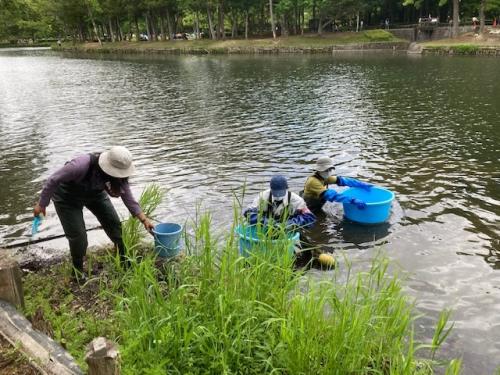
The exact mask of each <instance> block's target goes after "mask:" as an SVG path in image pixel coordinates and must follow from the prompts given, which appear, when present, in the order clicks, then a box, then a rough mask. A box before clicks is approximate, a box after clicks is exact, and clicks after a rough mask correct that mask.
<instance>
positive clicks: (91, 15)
mask: <svg viewBox="0 0 500 375" xmlns="http://www.w3.org/2000/svg"><path fill="white" fill-rule="evenodd" d="M87 11H88V13H89V17H90V21H91V22H92V27H93V28H94V33H95V36H96V37H97V41H98V42H99V45H100V46H102V41H101V38H99V33H98V32H97V26H96V24H95V20H94V16H93V14H92V9H90V4H89V3H87Z"/></svg>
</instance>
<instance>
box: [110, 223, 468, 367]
mask: <svg viewBox="0 0 500 375" xmlns="http://www.w3.org/2000/svg"><path fill="white" fill-rule="evenodd" d="M210 224H211V218H210V216H209V215H202V216H201V218H200V219H199V220H197V226H196V228H195V230H194V237H193V238H192V239H191V240H190V241H187V242H186V246H187V247H188V248H187V249H186V251H187V253H190V254H196V255H193V256H190V257H187V258H186V259H185V260H184V261H182V262H181V263H180V264H177V267H176V269H175V272H173V271H172V268H170V266H169V265H168V264H169V263H167V266H166V267H164V268H157V267H155V266H154V265H155V259H154V256H146V257H145V258H144V259H143V260H142V261H141V262H140V264H136V265H134V266H133V267H134V272H133V273H131V274H130V278H129V282H128V283H127V284H126V285H125V286H124V290H123V295H122V296H121V297H120V298H119V303H118V308H117V309H116V310H117V311H119V313H117V320H118V322H119V325H120V327H121V332H122V336H121V337H120V345H121V348H122V354H123V363H124V372H125V373H126V374H127V373H129V374H136V373H147V374H201V373H203V374H206V373H209V374H238V373H241V374H263V373H277V374H353V373H366V374H431V373H433V371H434V368H436V366H440V365H442V364H443V363H442V362H438V361H436V360H435V359H434V355H435V351H436V350H437V349H438V347H439V346H440V345H441V343H442V341H443V340H444V338H445V337H446V335H447V332H449V331H448V330H446V329H445V326H446V325H447V323H446V322H447V318H448V315H446V314H445V315H442V319H441V320H440V323H439V327H438V331H437V333H436V335H435V337H434V339H433V342H432V343H431V344H428V345H424V344H422V343H415V342H414V338H413V322H414V319H415V318H416V315H415V314H414V306H413V304H412V303H411V301H409V299H408V298H407V297H406V296H405V295H404V293H403V292H402V289H401V284H400V281H399V279H398V278H397V277H394V276H392V277H391V276H389V275H388V272H387V267H388V264H389V263H388V261H387V259H385V258H376V259H375V260H374V261H373V264H372V266H371V268H370V269H369V270H368V271H367V272H360V273H356V274H349V276H348V279H347V281H345V280H344V281H342V282H339V281H337V278H336V277H335V275H334V276H332V277H330V278H327V279H325V278H322V279H320V280H318V279H312V278H309V277H307V275H306V274H305V273H303V272H302V271H297V270H294V268H293V258H292V256H290V254H289V252H288V251H287V248H288V243H287V238H288V237H286V236H287V235H286V232H285V231H284V230H280V229H279V228H278V230H276V231H275V232H274V233H273V234H272V236H269V232H267V231H266V230H260V231H258V235H259V236H261V241H262V242H263V243H265V244H266V245H265V248H266V251H262V252H258V251H257V252H255V253H252V254H251V255H250V256H249V257H246V258H245V257H241V256H240V255H239V253H238V249H237V244H236V241H235V240H234V237H233V235H228V236H227V237H226V239H225V240H224V241H221V240H220V239H214V238H213V236H212V228H211V225H210ZM280 236H285V237H280ZM443 332H445V334H444V335H443ZM424 347H426V348H432V356H431V357H430V358H427V359H426V358H421V357H419V356H418V354H419V353H418V352H419V351H421V350H422V348H424ZM459 369H460V362H458V361H454V362H452V363H451V365H450V367H449V368H448V370H447V371H448V373H453V374H456V373H459Z"/></svg>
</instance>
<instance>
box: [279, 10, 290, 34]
mask: <svg viewBox="0 0 500 375" xmlns="http://www.w3.org/2000/svg"><path fill="white" fill-rule="evenodd" d="M281 23H282V24H281V36H283V37H285V38H286V37H287V36H288V34H290V33H289V32H288V17H287V15H286V14H283V18H282V22H281Z"/></svg>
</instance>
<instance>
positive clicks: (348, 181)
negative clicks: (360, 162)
mask: <svg viewBox="0 0 500 375" xmlns="http://www.w3.org/2000/svg"><path fill="white" fill-rule="evenodd" d="M337 185H339V186H349V187H359V188H361V189H365V190H370V189H371V187H372V186H373V185H372V184H368V183H366V182H363V181H359V180H356V179H355V178H350V177H342V176H337Z"/></svg>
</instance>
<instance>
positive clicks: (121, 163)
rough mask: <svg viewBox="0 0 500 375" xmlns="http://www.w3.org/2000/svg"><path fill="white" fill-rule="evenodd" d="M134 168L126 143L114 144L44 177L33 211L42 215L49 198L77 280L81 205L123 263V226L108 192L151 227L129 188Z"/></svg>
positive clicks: (83, 245)
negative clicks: (112, 244)
mask: <svg viewBox="0 0 500 375" xmlns="http://www.w3.org/2000/svg"><path fill="white" fill-rule="evenodd" d="M134 170H135V168H134V165H133V163H132V155H131V153H130V152H129V151H128V150H127V149H126V148H125V147H121V146H115V147H111V149H110V150H109V151H105V152H102V153H96V154H84V155H80V156H78V157H76V158H74V159H73V160H71V161H68V162H67V163H66V164H65V165H64V166H63V167H62V168H60V169H59V170H57V171H56V172H54V173H53V174H52V175H51V176H50V177H49V178H48V179H47V180H46V181H45V184H44V186H43V189H42V193H41V194H40V200H39V201H38V203H37V204H36V205H35V208H34V210H33V214H34V216H39V215H40V214H43V215H45V210H46V207H47V206H48V205H49V203H50V200H51V199H52V201H53V202H54V206H55V208H56V212H57V216H59V220H60V221H61V224H62V227H63V230H64V234H65V235H66V238H67V239H68V242H69V249H70V253H71V259H72V261H73V273H74V277H75V278H76V280H77V281H79V280H82V279H85V275H84V272H83V259H84V257H85V254H86V252H87V244H88V243H87V232H86V229H85V222H84V220H83V208H84V207H86V208H87V209H88V210H89V211H90V212H92V213H93V214H94V215H95V217H96V218H97V220H99V223H100V224H101V225H102V228H103V229H104V231H105V232H106V234H107V235H108V237H109V238H110V239H111V241H113V243H114V244H115V246H116V247H117V248H118V251H119V254H120V259H121V261H122V264H123V263H125V264H126V257H125V252H126V251H125V245H124V243H123V239H122V227H121V222H120V218H119V217H118V214H117V213H116V210H115V208H114V207H113V204H112V203H111V200H110V199H109V196H112V197H120V198H121V199H122V201H123V203H124V204H125V206H126V207H127V208H128V210H129V211H130V213H131V214H132V215H133V216H135V217H136V218H137V219H139V220H140V221H141V223H142V224H143V225H144V228H146V230H148V231H151V230H152V229H153V227H154V226H153V224H152V223H151V221H149V219H148V218H147V217H146V215H145V214H144V213H143V212H142V210H141V207H140V206H139V203H137V201H136V200H135V198H134V196H133V195H132V192H131V190H130V186H129V183H128V178H129V177H130V176H131V175H132V174H133V173H134Z"/></svg>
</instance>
